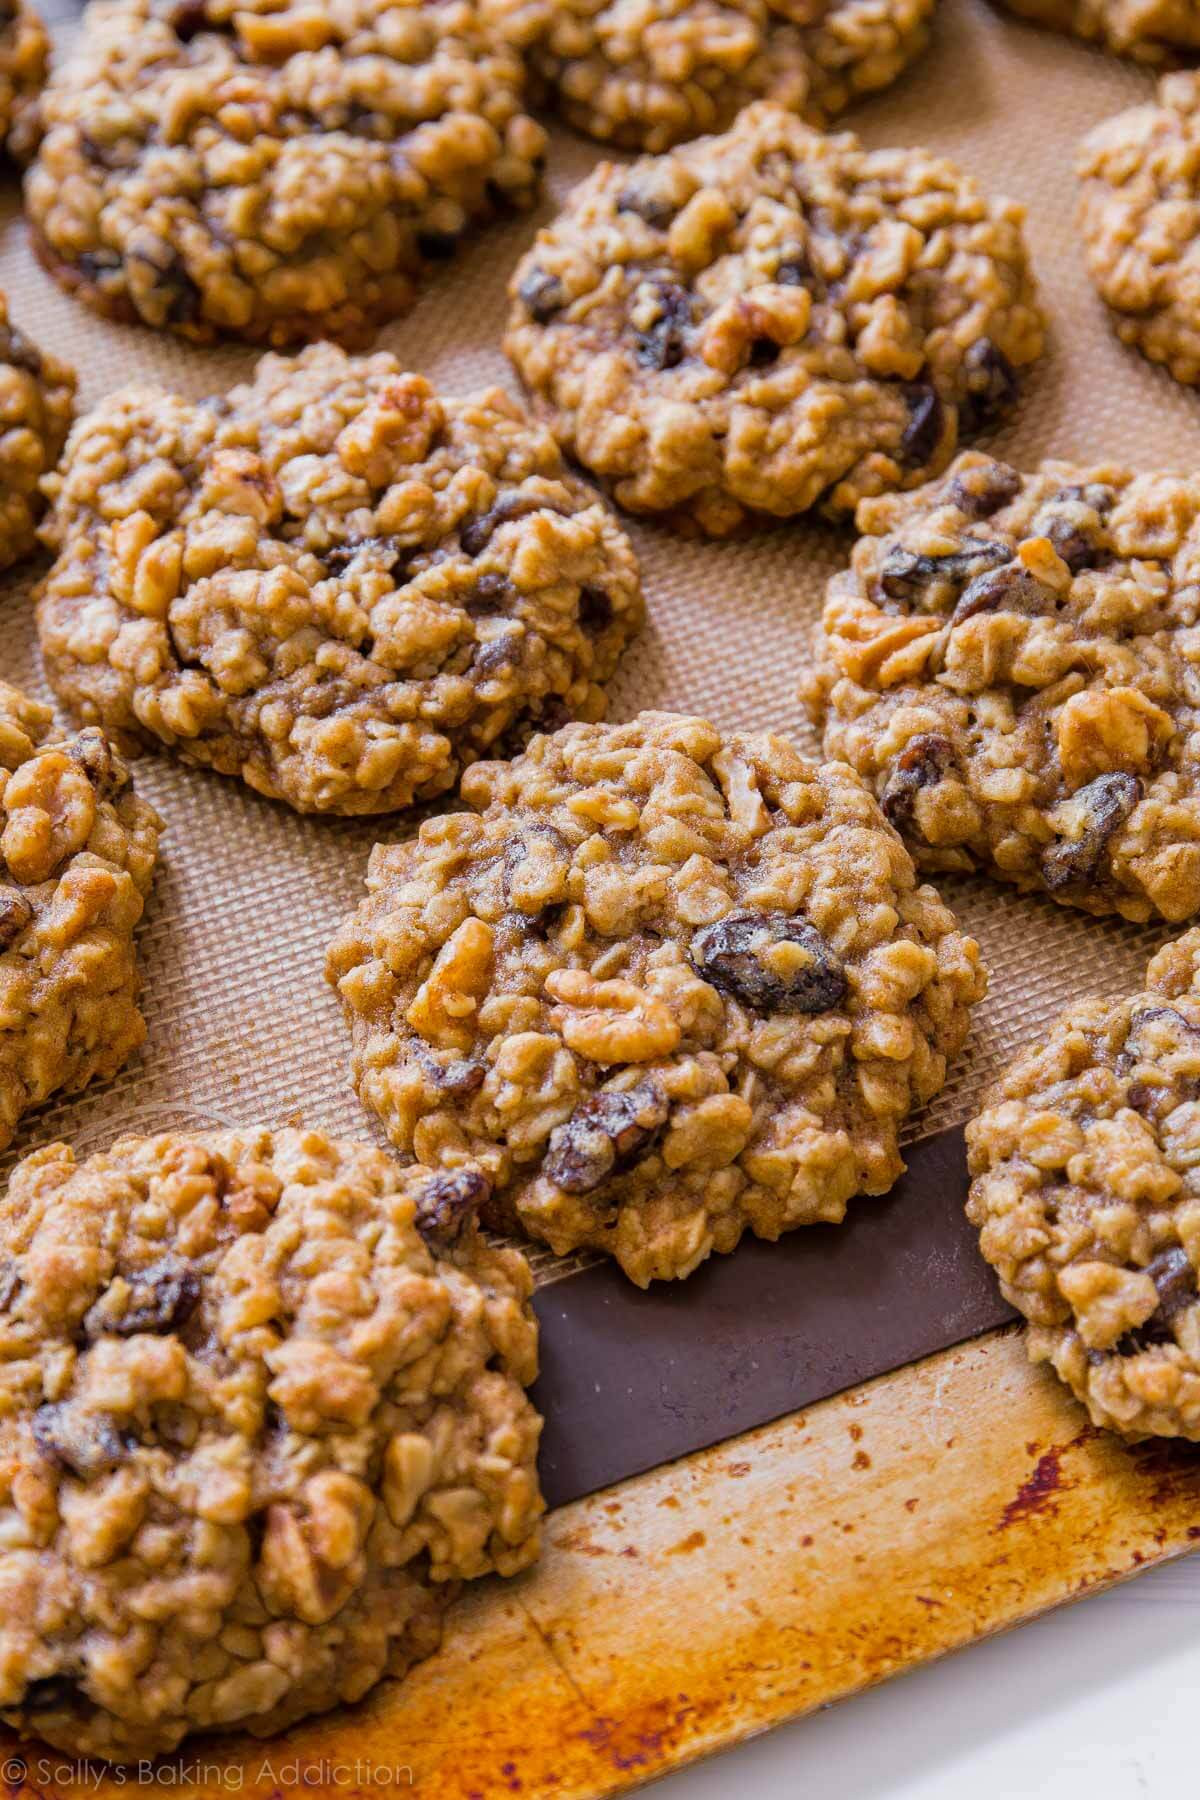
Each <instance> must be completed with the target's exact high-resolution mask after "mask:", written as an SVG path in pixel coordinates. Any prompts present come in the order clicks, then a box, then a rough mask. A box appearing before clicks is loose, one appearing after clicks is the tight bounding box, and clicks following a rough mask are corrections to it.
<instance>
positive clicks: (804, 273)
mask: <svg viewBox="0 0 1200 1800" xmlns="http://www.w3.org/2000/svg"><path fill="white" fill-rule="evenodd" d="M775 280H776V281H777V282H778V284H779V286H780V287H816V286H818V285H819V278H818V276H817V274H816V272H815V270H814V269H813V266H812V263H811V262H810V261H809V257H808V252H807V250H805V249H803V248H802V247H800V246H797V247H796V248H795V249H792V250H785V251H784V253H783V256H782V257H781V258H780V261H779V265H778V267H777V268H776V270H775Z"/></svg>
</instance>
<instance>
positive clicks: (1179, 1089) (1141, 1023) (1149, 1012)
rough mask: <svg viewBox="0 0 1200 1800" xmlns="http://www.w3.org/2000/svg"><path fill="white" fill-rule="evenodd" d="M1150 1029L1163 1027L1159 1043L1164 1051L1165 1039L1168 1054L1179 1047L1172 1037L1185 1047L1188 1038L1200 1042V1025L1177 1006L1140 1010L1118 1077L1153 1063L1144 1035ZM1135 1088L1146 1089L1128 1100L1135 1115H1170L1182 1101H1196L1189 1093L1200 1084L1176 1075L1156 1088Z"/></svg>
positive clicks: (1133, 1018) (1131, 1026) (1132, 1018)
mask: <svg viewBox="0 0 1200 1800" xmlns="http://www.w3.org/2000/svg"><path fill="white" fill-rule="evenodd" d="M1148 1025H1156V1026H1158V1027H1159V1030H1158V1032H1157V1033H1156V1035H1157V1037H1158V1039H1159V1046H1158V1047H1159V1049H1160V1050H1161V1049H1162V1048H1163V1047H1164V1036H1165V1039H1166V1043H1165V1048H1166V1050H1167V1051H1168V1052H1169V1051H1170V1050H1172V1049H1175V1048H1176V1047H1177V1045H1175V1044H1172V1043H1171V1042H1170V1039H1171V1038H1172V1037H1174V1038H1175V1039H1177V1040H1179V1039H1182V1040H1183V1042H1184V1044H1186V1041H1187V1039H1188V1038H1192V1039H1196V1038H1200V1025H1195V1024H1193V1023H1192V1021H1191V1019H1189V1018H1186V1017H1185V1016H1184V1014H1183V1013H1181V1012H1180V1011H1179V1010H1178V1008H1176V1007H1174V1006H1142V1007H1139V1008H1138V1010H1137V1011H1136V1012H1135V1013H1132V1014H1131V1015H1130V1019H1129V1029H1128V1030H1127V1031H1126V1033H1125V1043H1124V1045H1123V1046H1122V1049H1121V1053H1120V1055H1119V1056H1118V1057H1117V1060H1116V1064H1115V1067H1116V1072H1117V1074H1118V1075H1128V1074H1129V1073H1130V1072H1131V1071H1132V1070H1133V1069H1135V1068H1136V1067H1137V1065H1138V1064H1139V1063H1141V1062H1145V1061H1147V1060H1153V1057H1152V1055H1151V1053H1148V1052H1147V1050H1146V1047H1145V1045H1144V1044H1143V1042H1142V1033H1143V1032H1144V1031H1145V1029H1146V1027H1147V1026H1148ZM1134 1085H1135V1086H1137V1087H1140V1088H1145V1092H1143V1093H1141V1094H1140V1095H1139V1096H1138V1097H1137V1098H1135V1097H1134V1093H1133V1089H1132V1088H1131V1089H1130V1091H1129V1094H1128V1096H1127V1098H1128V1101H1129V1104H1130V1106H1132V1107H1133V1108H1134V1111H1135V1112H1143V1111H1144V1112H1146V1113H1147V1114H1150V1113H1151V1112H1153V1113H1159V1112H1170V1111H1171V1109H1172V1108H1173V1107H1176V1106H1178V1105H1179V1103H1180V1101H1181V1100H1182V1099H1185V1098H1190V1099H1194V1098H1195V1095H1193V1094H1191V1093H1190V1092H1186V1091H1185V1090H1188V1089H1190V1088H1192V1087H1193V1086H1197V1085H1200V1084H1197V1083H1195V1082H1193V1081H1191V1080H1186V1079H1182V1078H1181V1077H1179V1076H1177V1075H1176V1076H1172V1077H1171V1078H1169V1079H1167V1080H1164V1081H1162V1082H1158V1083H1155V1085H1154V1086H1153V1087H1152V1088H1151V1087H1147V1086H1146V1084H1144V1083H1135V1084H1134Z"/></svg>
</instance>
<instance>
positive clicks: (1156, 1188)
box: [967, 930, 1200, 1439]
mask: <svg viewBox="0 0 1200 1800" xmlns="http://www.w3.org/2000/svg"><path fill="white" fill-rule="evenodd" d="M967 1143H968V1146H969V1153H970V1165H971V1173H972V1175H973V1177H974V1180H973V1182H972V1186H971V1196H970V1200H969V1202H968V1206H967V1211H968V1214H969V1216H970V1219H971V1222H972V1223H973V1224H974V1225H976V1226H978V1227H979V1233H980V1244H981V1246H982V1249H983V1253H984V1255H985V1256H986V1257H987V1259H988V1261H989V1262H990V1263H991V1264H992V1265H993V1266H994V1267H995V1269H996V1270H997V1271H998V1273H999V1276H1000V1285H1001V1287H1002V1288H1003V1290H1004V1293H1005V1296H1006V1298H1007V1299H1008V1300H1009V1301H1010V1302H1011V1304H1012V1305H1013V1306H1015V1307H1017V1308H1018V1310H1019V1311H1021V1312H1022V1313H1024V1315H1025V1317H1026V1318H1027V1319H1028V1320H1029V1321H1030V1329H1029V1332H1028V1335H1027V1342H1028V1347H1029V1354H1030V1357H1031V1358H1032V1359H1033V1360H1034V1361H1038V1362H1049V1363H1052V1364H1053V1366H1054V1368H1055V1369H1056V1370H1057V1371H1058V1373H1059V1375H1060V1376H1061V1377H1062V1379H1063V1380H1064V1381H1065V1382H1066V1383H1067V1384H1068V1386H1069V1387H1070V1388H1071V1389H1072V1391H1073V1392H1074V1393H1075V1394H1076V1395H1077V1396H1078V1398H1079V1399H1080V1400H1082V1401H1083V1403H1084V1405H1085V1406H1086V1407H1087V1409H1088V1411H1089V1413H1090V1414H1091V1416H1092V1419H1093V1421H1094V1423H1095V1424H1097V1425H1106V1426H1109V1427H1110V1428H1111V1429H1112V1430H1114V1431H1119V1432H1122V1433H1124V1434H1125V1436H1127V1437H1132V1438H1140V1437H1147V1436H1158V1437H1186V1438H1193V1439H1200V1291H1198V1283H1197V1270H1198V1269H1200V1175H1198V1171H1200V1154H1198V1151H1200V930H1192V931H1189V932H1188V933H1187V934H1186V935H1185V936H1184V937H1181V938H1179V939H1178V940H1177V941H1176V942H1175V943H1173V944H1168V945H1167V946H1166V948H1165V949H1163V950H1160V951H1159V953H1158V955H1157V956H1155V957H1154V958H1153V960H1152V961H1151V963H1150V966H1149V968H1148V969H1147V971H1146V985H1145V988H1144V990H1143V991H1142V992H1141V993H1140V994H1134V995H1133V996H1131V997H1130V998H1127V999H1117V1000H1112V999H1109V1000H1085V1001H1081V1002H1079V1003H1078V1004H1077V1005H1075V1006H1072V1007H1070V1008H1069V1009H1068V1011H1066V1012H1065V1013H1064V1014H1063V1015H1062V1017H1061V1018H1060V1019H1059V1020H1058V1021H1057V1023H1056V1024H1055V1025H1054V1026H1053V1027H1052V1028H1051V1030H1050V1031H1049V1033H1048V1034H1044V1035H1043V1037H1042V1040H1041V1042H1040V1043H1039V1044H1037V1045H1035V1046H1031V1047H1030V1048H1029V1049H1028V1050H1026V1051H1025V1053H1024V1054H1023V1055H1022V1056H1020V1057H1018V1059H1017V1061H1016V1062H1015V1063H1014V1064H1013V1066H1012V1068H1011V1069H1010V1070H1009V1071H1008V1073H1007V1074H1006V1075H1005V1076H1004V1078H1003V1079H1002V1080H1001V1081H1000V1082H998V1083H997V1085H996V1087H995V1088H994V1089H993V1091H992V1093H991V1094H990V1095H989V1096H988V1098H987V1100H986V1102H985V1105H984V1107H983V1110H982V1111H981V1113H980V1115H979V1117H978V1118H977V1119H975V1120H974V1121H973V1122H972V1124H970V1125H969V1126H968V1127H967Z"/></svg>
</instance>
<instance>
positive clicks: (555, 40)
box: [485, 0, 934, 151]
mask: <svg viewBox="0 0 1200 1800" xmlns="http://www.w3.org/2000/svg"><path fill="white" fill-rule="evenodd" d="M933 7H934V0H634V4H632V5H631V4H630V3H629V0H485V15H486V16H487V17H488V19H489V20H490V21H492V22H493V23H494V24H495V25H496V26H497V28H498V29H499V31H500V32H501V34H502V35H503V36H504V37H505V38H506V39H507V40H508V41H509V42H512V43H515V44H516V45H517V46H518V47H519V48H520V49H521V50H522V51H523V52H524V54H525V55H526V58H527V60H528V63H529V66H530V68H531V71H532V73H533V76H534V78H535V82H536V83H537V84H538V85H539V86H540V90H541V93H542V94H543V95H544V96H545V98H546V99H547V100H548V101H549V102H550V103H551V104H552V105H554V106H556V107H557V109H558V110H559V111H560V112H561V113H562V114H563V116H564V117H565V118H566V119H568V120H569V121H570V123H571V124H572V125H574V126H575V127H576V129H577V130H579V131H583V132H586V133H587V134H588V136H590V137H594V138H598V139H600V141H601V142H602V143H611V144H614V145H616V146H618V147H619V148H621V149H626V150H650V151H659V150H667V149H669V148H670V147H671V146H672V145H673V144H678V143H682V142H683V141H684V140H685V139H687V138H692V137H698V136H699V135H700V134H701V133H702V132H706V131H720V130H723V129H724V128H725V127H726V126H727V125H729V124H731V123H732V121H733V119H734V117H735V116H736V114H737V113H738V111H739V109H740V108H741V107H743V106H745V105H747V104H748V103H749V102H750V101H752V100H757V99H769V100H776V101H778V102H779V103H780V104H781V105H784V106H788V107H790V108H792V109H794V110H795V111H797V112H799V113H802V114H803V116H804V117H805V118H807V119H808V120H810V121H811V122H812V123H813V124H818V125H820V124H824V123H826V122H827V121H828V120H829V119H830V118H832V117H833V116H834V115H835V114H836V113H840V112H842V111H843V110H844V109H845V107H847V106H848V105H849V104H850V103H851V101H853V100H854V99H856V98H857V97H858V96H859V95H861V94H865V93H869V92H871V91H872V90H873V89H876V88H882V87H886V86H888V85H889V84H890V83H891V82H892V81H894V80H895V79H896V77H897V76H898V75H899V74H900V73H901V72H902V70H903V69H904V68H905V67H906V65H907V64H908V63H909V62H910V61H911V60H912V59H913V58H914V57H915V56H916V55H917V54H918V52H919V51H920V50H921V49H923V48H924V45H925V42H926V39H927V35H928V23H929V18H930V15H931V14H932V12H933Z"/></svg>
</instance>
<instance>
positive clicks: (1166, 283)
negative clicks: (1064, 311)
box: [1078, 9, 1200, 386]
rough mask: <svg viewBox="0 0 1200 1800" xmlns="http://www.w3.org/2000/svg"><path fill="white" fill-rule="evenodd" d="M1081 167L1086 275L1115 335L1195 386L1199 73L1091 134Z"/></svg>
mask: <svg viewBox="0 0 1200 1800" xmlns="http://www.w3.org/2000/svg"><path fill="white" fill-rule="evenodd" d="M1197 18H1198V20H1200V9H1198V11H1197ZM1197 30H1198V33H1200V25H1198V27H1197ZM1078 166H1079V177H1080V183H1081V186H1080V202H1079V219H1080V228H1081V230H1082V232H1083V240H1084V248H1085V253H1086V256H1087V265H1088V271H1089V273H1090V274H1091V277H1092V280H1093V281H1094V282H1095V284H1096V288H1097V290H1098V292H1099V294H1100V297H1101V298H1102V299H1103V301H1104V302H1105V304H1106V306H1107V307H1108V308H1109V311H1110V314H1111V316H1112V320H1113V324H1114V326H1115V328H1116V332H1117V336H1118V337H1119V338H1120V339H1121V341H1122V343H1125V344H1130V345H1132V346H1133V347H1134V348H1135V349H1137V350H1140V351H1141V352H1142V354H1143V356H1148V357H1149V358H1150V361H1151V362H1156V363H1165V364H1166V366H1167V368H1168V369H1169V370H1170V371H1171V374H1172V375H1173V376H1174V377H1175V379H1176V381H1182V382H1186V383H1189V384H1191V385H1193V386H1194V385H1196V384H1198V383H1200V275H1198V270H1200V72H1197V73H1194V74H1176V75H1165V76H1164V77H1163V79H1162V80H1161V81H1160V82H1159V84H1158V96H1157V99H1156V100H1154V101H1149V102H1147V103H1146V104H1145V105H1143V106H1135V107H1132V108H1131V109H1130V110H1129V111H1128V112H1123V113H1118V114H1117V116H1116V117H1115V118H1112V119H1106V120H1105V122H1104V123H1103V124H1102V125H1098V126H1097V127H1096V129H1095V130H1094V131H1092V132H1091V133H1089V135H1088V136H1087V137H1086V138H1085V139H1084V141H1083V146H1082V148H1081V150H1080V153H1079V165H1078Z"/></svg>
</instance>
